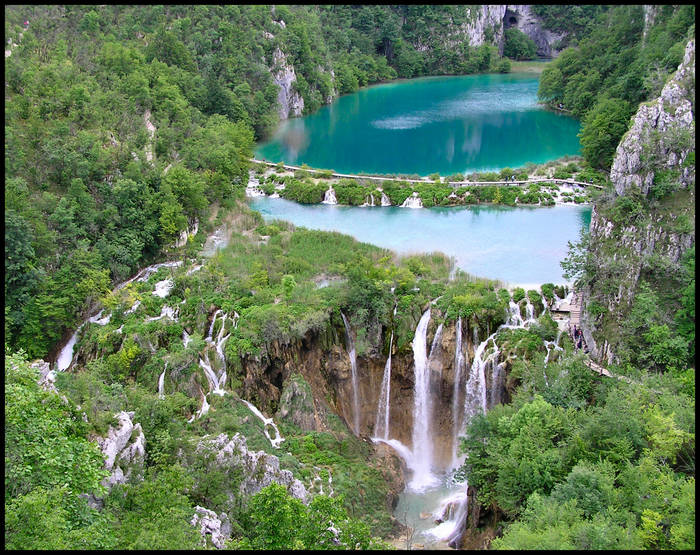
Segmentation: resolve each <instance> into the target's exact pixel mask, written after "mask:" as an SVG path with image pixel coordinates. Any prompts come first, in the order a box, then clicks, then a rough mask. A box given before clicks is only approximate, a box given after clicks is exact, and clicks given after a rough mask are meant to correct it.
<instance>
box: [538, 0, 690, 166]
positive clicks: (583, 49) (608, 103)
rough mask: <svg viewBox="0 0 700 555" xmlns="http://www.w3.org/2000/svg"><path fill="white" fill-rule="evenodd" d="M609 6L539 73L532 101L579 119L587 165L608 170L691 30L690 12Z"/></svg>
mask: <svg viewBox="0 0 700 555" xmlns="http://www.w3.org/2000/svg"><path fill="white" fill-rule="evenodd" d="M651 9H652V10H653V12H651V13H650V14H649V15H648V16H646V17H645V14H644V12H643V7H642V6H639V5H638V6H632V5H626V6H615V7H612V8H611V9H610V10H607V11H605V12H603V13H601V14H600V15H598V18H597V22H596V25H592V26H591V27H590V33H589V34H587V35H586V36H585V38H582V39H581V40H580V42H579V44H578V45H577V46H576V47H571V48H567V49H566V50H564V51H563V52H562V53H561V54H560V55H559V56H558V57H557V59H556V60H554V62H553V63H552V64H551V66H549V67H547V68H546V69H545V70H544V71H543V72H542V78H541V80H540V88H539V98H540V100H542V101H543V102H546V103H548V104H549V105H551V106H559V107H561V108H564V109H565V110H568V111H570V112H571V113H573V114H574V115H576V116H577V117H579V118H582V120H583V128H582V131H581V145H582V147H583V156H584V158H585V159H586V161H587V162H589V163H590V165H591V166H593V167H596V168H603V169H610V165H611V164H612V159H613V155H614V154H615V148H616V147H617V145H618V143H619V142H620V139H621V138H622V135H623V134H624V133H625V131H627V126H628V123H629V120H630V117H631V116H632V115H633V114H634V113H635V112H636V111H637V106H638V105H639V103H640V102H643V101H645V100H649V99H652V98H656V97H657V96H659V94H660V93H661V88H662V87H663V85H664V83H665V82H666V80H667V79H668V76H669V75H670V74H671V73H672V72H673V71H675V70H676V68H677V67H678V64H680V63H681V60H682V59H683V51H684V49H685V45H686V43H687V41H688V36H689V33H690V34H691V35H692V34H694V32H695V6H692V5H685V6H679V7H673V6H670V5H666V6H656V7H652V8H651Z"/></svg>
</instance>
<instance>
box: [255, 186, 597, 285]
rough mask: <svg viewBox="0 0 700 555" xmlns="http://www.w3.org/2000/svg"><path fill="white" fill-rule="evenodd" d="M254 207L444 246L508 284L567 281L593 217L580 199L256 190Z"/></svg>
mask: <svg viewBox="0 0 700 555" xmlns="http://www.w3.org/2000/svg"><path fill="white" fill-rule="evenodd" d="M250 206H251V208H253V209H254V210H258V211H259V212H260V213H261V214H262V215H263V217H264V219H265V220H266V221H270V220H275V219H280V220H286V221H289V222H292V223H293V224H294V225H296V226H303V227H306V228H309V229H320V230H324V231H339V232H341V233H345V234H347V235H351V236H352V237H355V238H356V239H358V240H360V241H363V242H366V243H372V244H374V245H378V246H380V247H385V248H389V249H392V250H393V251H395V252H397V253H399V254H408V253H426V252H432V251H441V252H444V253H445V254H447V255H449V256H454V257H455V259H456V264H457V266H458V267H459V268H461V269H462V270H464V271H466V272H469V273H470V274H473V275H476V276H480V277H486V278H491V279H499V280H501V281H504V282H506V283H509V284H541V283H547V282H552V283H564V282H565V281H566V280H565V279H564V277H563V276H562V269H561V266H560V265H559V262H560V261H561V260H562V259H563V258H564V257H565V256H566V254H567V251H568V246H567V242H568V241H578V239H579V235H580V230H581V228H585V229H588V227H589V225H590V220H591V208H590V206H575V205H564V206H551V207H513V208H511V207H504V206H460V207H449V208H442V207H439V208H429V209H426V208H423V209H411V208H399V207H394V206H392V207H363V208H360V207H356V206H337V205H326V204H309V205H306V204H298V203H296V202H292V201H288V200H285V199H280V198H269V197H257V198H254V199H251V200H250Z"/></svg>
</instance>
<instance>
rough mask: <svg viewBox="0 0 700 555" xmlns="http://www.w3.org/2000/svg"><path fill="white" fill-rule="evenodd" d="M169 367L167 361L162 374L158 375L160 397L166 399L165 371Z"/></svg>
mask: <svg viewBox="0 0 700 555" xmlns="http://www.w3.org/2000/svg"><path fill="white" fill-rule="evenodd" d="M167 369H168V363H167V362H166V363H165V368H163V372H162V373H161V375H160V376H158V399H165V391H164V386H165V371H166V370H167Z"/></svg>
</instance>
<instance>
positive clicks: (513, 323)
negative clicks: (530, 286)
mask: <svg viewBox="0 0 700 555" xmlns="http://www.w3.org/2000/svg"><path fill="white" fill-rule="evenodd" d="M508 306H509V308H510V314H509V315H508V321H507V322H506V326H507V327H515V328H522V327H523V326H524V325H525V322H523V317H522V316H521V315H520V307H519V306H518V305H517V304H516V302H515V301H514V300H513V296H512V295H511V297H510V302H509V303H508Z"/></svg>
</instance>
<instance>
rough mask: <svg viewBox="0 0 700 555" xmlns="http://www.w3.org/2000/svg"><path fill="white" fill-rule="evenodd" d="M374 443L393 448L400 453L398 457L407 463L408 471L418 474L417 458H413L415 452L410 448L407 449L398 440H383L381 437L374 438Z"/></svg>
mask: <svg viewBox="0 0 700 555" xmlns="http://www.w3.org/2000/svg"><path fill="white" fill-rule="evenodd" d="M372 442H373V443H385V444H386V445H388V446H390V447H391V448H393V449H394V451H396V452H397V453H398V455H399V456H400V457H401V458H402V459H403V461H404V462H405V463H406V466H407V467H408V469H409V470H411V471H412V472H413V473H414V474H415V473H416V460H415V457H414V456H413V451H411V450H410V449H409V448H408V447H406V446H405V445H404V444H403V443H401V442H400V441H399V440H398V439H382V438H380V437H373V438H372Z"/></svg>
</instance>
